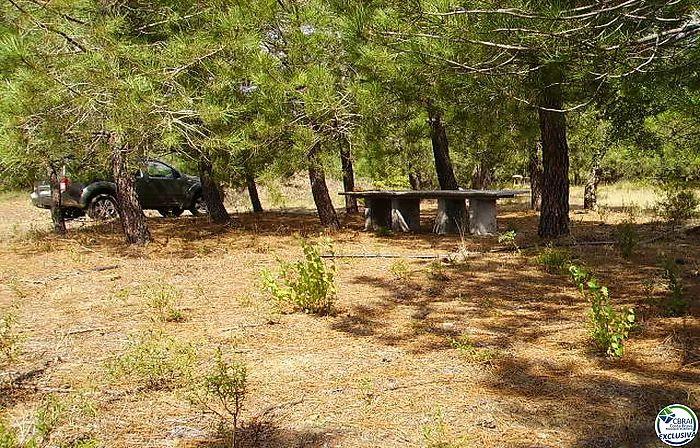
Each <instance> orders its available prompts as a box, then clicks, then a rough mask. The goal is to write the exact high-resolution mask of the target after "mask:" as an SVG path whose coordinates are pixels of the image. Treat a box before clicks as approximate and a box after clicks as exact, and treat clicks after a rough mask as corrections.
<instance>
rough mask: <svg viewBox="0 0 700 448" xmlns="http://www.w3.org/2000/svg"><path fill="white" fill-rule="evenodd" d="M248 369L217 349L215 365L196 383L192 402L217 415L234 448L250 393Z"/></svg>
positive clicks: (191, 397) (191, 396)
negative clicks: (242, 413) (248, 393)
mask: <svg viewBox="0 0 700 448" xmlns="http://www.w3.org/2000/svg"><path fill="white" fill-rule="evenodd" d="M247 386H248V369H247V367H246V365H245V364H244V363H243V362H242V361H239V360H235V359H234V360H227V359H225V358H224V356H223V354H222V352H221V349H220V348H219V349H217V351H216V355H215V362H214V365H213V366H212V368H211V369H210V370H209V372H207V373H206V374H205V375H204V377H203V378H201V379H200V380H198V381H196V382H195V389H194V390H193V391H192V392H191V394H190V400H191V401H192V402H193V403H194V404H196V405H198V406H199V407H201V408H202V409H204V410H205V411H208V412H213V413H214V414H216V416H217V417H218V418H219V420H220V423H221V424H222V425H223V426H224V427H229V428H230V430H231V446H232V447H233V448H235V447H236V444H237V435H236V430H237V429H238V422H239V418H240V414H241V411H242V410H243V403H244V400H245V397H246V394H247V392H248V389H247Z"/></svg>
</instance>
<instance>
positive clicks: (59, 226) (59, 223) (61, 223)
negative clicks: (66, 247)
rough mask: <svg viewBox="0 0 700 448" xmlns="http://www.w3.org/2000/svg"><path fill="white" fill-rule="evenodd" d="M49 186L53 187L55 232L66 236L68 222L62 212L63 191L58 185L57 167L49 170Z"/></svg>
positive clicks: (52, 215) (52, 208)
mask: <svg viewBox="0 0 700 448" xmlns="http://www.w3.org/2000/svg"><path fill="white" fill-rule="evenodd" d="M49 185H50V186H51V221H52V222H53V231H54V232H56V233H57V234H59V235H65V234H66V221H65V218H64V216H63V211H62V210H61V190H60V186H59V185H58V173H57V172H56V168H55V167H53V166H52V167H50V168H49Z"/></svg>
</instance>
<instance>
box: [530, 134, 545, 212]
mask: <svg viewBox="0 0 700 448" xmlns="http://www.w3.org/2000/svg"><path fill="white" fill-rule="evenodd" d="M540 151H542V143H540V142H537V144H536V145H535V148H534V150H533V151H530V160H529V163H528V165H529V166H528V169H529V171H530V208H531V209H532V210H537V211H539V210H540V208H541V207H542V175H543V174H542V162H541V161H540V154H539V153H540Z"/></svg>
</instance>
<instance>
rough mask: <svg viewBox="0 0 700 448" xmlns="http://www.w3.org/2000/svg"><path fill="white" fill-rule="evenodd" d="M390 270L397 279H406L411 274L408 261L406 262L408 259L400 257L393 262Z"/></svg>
mask: <svg viewBox="0 0 700 448" xmlns="http://www.w3.org/2000/svg"><path fill="white" fill-rule="evenodd" d="M389 271H391V275H393V276H394V278H395V279H396V280H405V279H407V278H408V277H409V276H410V274H411V270H410V268H409V267H408V263H406V260H403V259H398V260H396V261H394V262H393V263H391V267H389Z"/></svg>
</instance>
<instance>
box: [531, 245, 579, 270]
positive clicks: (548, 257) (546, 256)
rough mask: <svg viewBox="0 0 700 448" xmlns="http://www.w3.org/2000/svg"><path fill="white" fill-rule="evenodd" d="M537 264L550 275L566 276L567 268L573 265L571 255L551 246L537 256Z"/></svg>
mask: <svg viewBox="0 0 700 448" xmlns="http://www.w3.org/2000/svg"><path fill="white" fill-rule="evenodd" d="M537 263H538V264H539V265H541V266H543V267H544V270H545V271H547V272H548V273H550V274H564V273H565V272H566V268H567V266H569V264H571V255H570V254H569V252H567V251H564V250H561V249H557V248H555V247H552V246H551V245H550V246H547V247H545V249H544V250H543V251H542V252H541V253H540V254H539V255H537Z"/></svg>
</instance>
